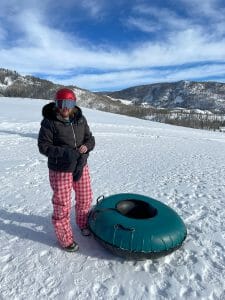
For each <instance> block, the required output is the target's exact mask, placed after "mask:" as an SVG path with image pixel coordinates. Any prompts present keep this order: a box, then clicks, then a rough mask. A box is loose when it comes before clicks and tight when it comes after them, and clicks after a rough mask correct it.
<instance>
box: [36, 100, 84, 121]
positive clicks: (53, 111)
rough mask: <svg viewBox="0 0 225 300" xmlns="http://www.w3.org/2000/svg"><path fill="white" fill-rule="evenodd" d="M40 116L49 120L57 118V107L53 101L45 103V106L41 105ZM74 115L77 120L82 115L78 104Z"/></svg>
mask: <svg viewBox="0 0 225 300" xmlns="http://www.w3.org/2000/svg"><path fill="white" fill-rule="evenodd" d="M42 116H43V117H44V118H46V119H49V120H56V119H57V108H56V106H55V103H54V102H50V103H48V104H46V105H45V106H43V108H42ZM75 117H76V119H77V120H78V119H80V118H81V117H82V110H81V109H80V107H78V106H76V112H75Z"/></svg>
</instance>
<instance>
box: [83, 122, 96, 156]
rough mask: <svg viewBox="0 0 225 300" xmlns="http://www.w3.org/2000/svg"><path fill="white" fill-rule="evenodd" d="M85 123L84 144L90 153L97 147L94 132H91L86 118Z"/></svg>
mask: <svg viewBox="0 0 225 300" xmlns="http://www.w3.org/2000/svg"><path fill="white" fill-rule="evenodd" d="M84 121H85V133H84V144H85V145H86V146H87V148H88V152H89V151H91V150H93V149H94V147H95V138H94V136H93V135H92V132H91V131H90V128H89V126H88V123H87V120H86V119H85V118H84Z"/></svg>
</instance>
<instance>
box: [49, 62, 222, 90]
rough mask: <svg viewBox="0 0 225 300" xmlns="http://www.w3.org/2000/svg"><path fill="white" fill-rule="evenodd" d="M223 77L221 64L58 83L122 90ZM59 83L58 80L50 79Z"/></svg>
mask: <svg viewBox="0 0 225 300" xmlns="http://www.w3.org/2000/svg"><path fill="white" fill-rule="evenodd" d="M213 76H223V78H224V79H225V66H224V65H221V64H213V65H203V66H196V67H186V68H183V69H180V68H172V69H161V70H160V69H151V70H127V71H119V72H108V73H105V74H82V75H78V76H71V78H70V79H65V80H60V81H58V82H59V83H61V84H64V85H76V86H79V87H83V88H88V89H90V90H107V89H110V90H111V89H112V90H115V89H122V88H124V87H129V86H135V85H141V84H149V83H156V82H172V81H179V80H198V79H199V78H205V79H207V78H210V77H213ZM48 79H49V80H51V81H54V82H57V78H55V77H54V76H53V77H49V78H48Z"/></svg>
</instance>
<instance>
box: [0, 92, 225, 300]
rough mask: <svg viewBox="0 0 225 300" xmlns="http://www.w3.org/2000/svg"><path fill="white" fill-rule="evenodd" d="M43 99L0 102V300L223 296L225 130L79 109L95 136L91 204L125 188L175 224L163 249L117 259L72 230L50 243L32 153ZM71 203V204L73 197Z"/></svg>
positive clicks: (41, 180)
mask: <svg viewBox="0 0 225 300" xmlns="http://www.w3.org/2000/svg"><path fill="white" fill-rule="evenodd" d="M46 103H47V102H46V101H44V100H34V99H32V100H31V99H16V98H0V105H1V113H0V137H1V139H0V151H1V156H0V166H1V168H0V183H1V184H0V197H1V208H0V233H1V234H0V245H1V247H0V268H1V273H0V299H4V300H5V299H21V300H22V299H78V300H79V299H98V300H99V299H126V300H127V299H132V300H133V299H135V300H136V299H151V300H154V299H157V300H158V299H159V300H160V299H220V300H223V299H225V281H224V278H225V222H224V220H225V210H224V204H225V185H224V183H225V151H224V149H225V135H224V133H219V132H215V133H214V132H210V131H201V130H195V129H190V128H182V127H176V126H171V125H166V124H161V123H156V122H151V121H145V120H140V119H135V118H130V117H126V116H120V115H115V114H110V113H105V112H99V111H96V110H90V109H83V111H84V114H85V115H86V117H87V119H88V120H89V124H90V127H91V129H92V131H93V134H94V135H95V137H96V148H95V150H94V151H93V152H92V154H91V155H90V158H89V165H90V170H91V176H92V185H93V192H94V201H93V204H94V203H95V201H96V199H97V197H98V196H100V195H105V196H108V195H112V194H116V193H123V192H130V193H140V194H144V195H147V196H150V197H153V198H155V199H157V200H159V201H162V202H163V203H165V204H167V205H169V206H170V207H172V208H173V209H174V210H175V211H176V212H177V213H178V214H179V215H180V216H181V218H182V219H183V220H184V222H185V224H186V226H187V230H188V236H187V239H186V241H185V242H184V245H183V246H182V247H181V248H180V249H179V250H177V251H175V252H173V253H172V254H170V255H168V256H166V257H163V258H160V259H157V260H145V261H125V260H124V259H122V258H119V257H115V256H113V255H112V254H111V253H109V252H108V251H107V250H105V249H104V248H102V246H100V245H99V244H98V243H97V242H96V241H95V240H94V239H93V238H87V237H83V236H81V235H80V232H79V230H78V228H77V226H76V225H75V222H74V211H73V213H72V216H71V222H72V224H73V229H74V234H75V239H76V241H77V242H78V243H79V245H80V251H79V252H77V253H67V252H65V251H63V250H62V249H61V248H60V247H59V246H58V244H57V242H56V239H55V236H54V232H53V228H52V225H51V213H52V205H51V195H52V192H51V189H50V187H49V183H48V170H47V166H46V158H45V157H44V156H42V155H41V154H39V152H38V149H37V134H38V131H39V126H40V125H39V124H40V120H41V108H42V106H43V105H44V104H46ZM73 206H74V203H73Z"/></svg>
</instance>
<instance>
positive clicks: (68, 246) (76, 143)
mask: <svg viewBox="0 0 225 300" xmlns="http://www.w3.org/2000/svg"><path fill="white" fill-rule="evenodd" d="M42 114H43V117H44V119H43V120H42V122H41V128H40V131H39V136H38V148H39V151H40V153H42V154H44V155H46V156H47V157H48V168H49V180H50V185H51V188H52V190H53V197H52V203H53V215H52V223H53V226H54V229H55V233H56V236H57V239H58V241H59V243H60V245H61V246H62V247H63V248H64V249H65V250H67V251H70V252H74V251H77V250H78V249H79V247H78V245H77V243H76V242H75V241H74V239H73V233H72V228H71V224H70V211H71V192H72V189H74V190H75V195H76V197H75V200H76V205H75V210H76V223H77V225H78V226H79V228H80V229H81V233H82V234H83V235H90V232H89V230H88V228H87V216H88V212H89V209H90V206H91V201H92V189H91V182H90V175H89V169H88V165H87V158H88V155H89V152H90V151H91V150H93V148H94V146H95V139H94V137H93V135H92V133H91V131H90V129H89V126H88V123H87V121H86V119H85V117H84V116H83V114H82V111H81V109H80V108H79V107H78V106H77V105H76V96H75V93H74V92H73V91H72V90H71V89H67V88H63V89H60V90H58V91H57V93H56V97H55V102H52V103H49V104H47V105H45V106H44V107H43V110H42Z"/></svg>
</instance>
